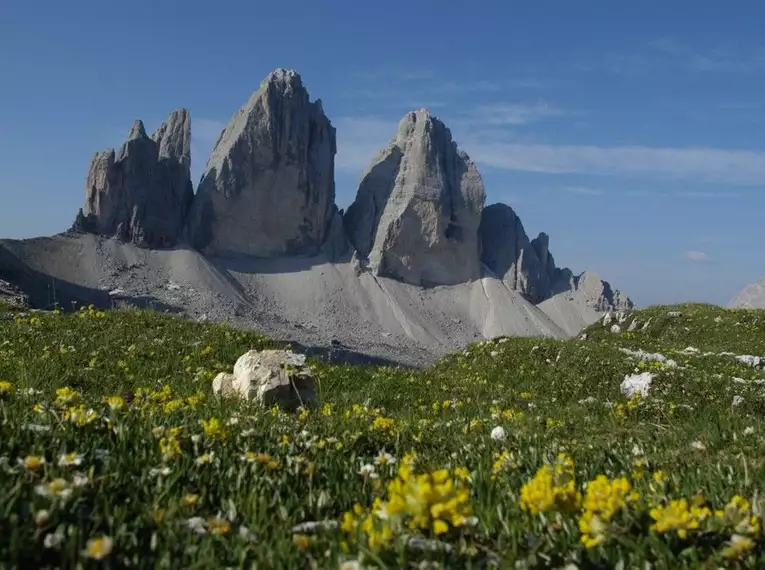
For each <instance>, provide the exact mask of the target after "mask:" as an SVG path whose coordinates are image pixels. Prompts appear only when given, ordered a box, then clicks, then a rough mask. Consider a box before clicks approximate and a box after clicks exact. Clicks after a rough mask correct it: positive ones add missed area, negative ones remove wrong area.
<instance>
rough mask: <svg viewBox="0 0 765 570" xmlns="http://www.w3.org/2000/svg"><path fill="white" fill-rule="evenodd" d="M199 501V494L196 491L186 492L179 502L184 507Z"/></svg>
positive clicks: (191, 505)
mask: <svg viewBox="0 0 765 570" xmlns="http://www.w3.org/2000/svg"><path fill="white" fill-rule="evenodd" d="M198 502H199V494H198V493H186V494H185V495H184V496H183V497H182V498H181V504H182V505H183V506H184V507H193V506H194V505H196V504H197V503H198Z"/></svg>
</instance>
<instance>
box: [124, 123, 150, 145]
mask: <svg viewBox="0 0 765 570" xmlns="http://www.w3.org/2000/svg"><path fill="white" fill-rule="evenodd" d="M147 138H149V137H148V136H147V135H146V129H145V128H144V126H143V121H142V120H141V119H137V120H136V121H134V122H133V126H132V127H130V133H128V137H127V140H128V141H132V140H135V139H147Z"/></svg>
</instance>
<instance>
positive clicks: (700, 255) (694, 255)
mask: <svg viewBox="0 0 765 570" xmlns="http://www.w3.org/2000/svg"><path fill="white" fill-rule="evenodd" d="M683 257H684V258H686V259H690V260H691V261H698V262H703V261H709V255H707V254H706V253H705V252H703V251H697V250H694V249H689V250H688V251H684V252H683Z"/></svg>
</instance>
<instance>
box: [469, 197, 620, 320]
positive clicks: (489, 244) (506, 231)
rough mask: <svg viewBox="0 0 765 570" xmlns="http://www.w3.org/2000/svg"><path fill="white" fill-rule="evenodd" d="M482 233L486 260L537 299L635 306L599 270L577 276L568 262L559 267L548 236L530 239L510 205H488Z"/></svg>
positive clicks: (600, 308)
mask: <svg viewBox="0 0 765 570" xmlns="http://www.w3.org/2000/svg"><path fill="white" fill-rule="evenodd" d="M478 234H479V238H480V242H481V261H482V262H483V263H484V264H485V266H486V267H487V268H488V269H489V270H491V272H492V273H493V274H494V275H495V276H496V277H497V278H499V279H502V281H503V282H504V283H505V284H506V285H507V286H508V287H509V288H511V289H513V290H515V291H518V292H520V293H521V294H522V295H523V296H524V297H525V298H526V299H528V300H529V301H530V302H532V303H534V304H538V303H542V302H543V301H546V300H547V299H550V298H552V297H554V296H555V295H564V296H565V297H567V298H571V299H573V298H576V299H577V300H579V301H580V302H582V303H584V304H585V305H586V306H588V307H590V308H592V309H593V310H595V311H600V312H603V311H626V310H629V309H632V308H633V307H634V303H633V302H632V301H631V300H630V299H629V298H628V297H626V296H625V295H623V294H622V293H621V292H620V291H618V290H614V289H612V287H611V285H610V284H609V283H608V282H607V281H603V280H602V279H600V277H599V276H598V275H597V274H595V273H594V272H592V271H585V272H583V273H581V274H579V275H575V274H574V272H573V271H571V270H570V269H569V268H568V267H563V268H561V267H558V266H557V265H556V263H555V258H554V257H553V255H552V253H551V252H550V238H549V236H548V235H547V234H546V233H544V232H542V233H540V234H539V235H538V236H537V237H536V238H534V239H529V237H528V235H527V234H526V230H525V229H524V227H523V222H521V219H520V218H519V217H518V215H517V214H516V213H515V211H514V210H513V208H511V207H510V206H508V205H507V204H501V203H498V204H491V205H490V206H487V207H486V208H484V210H483V215H482V217H481V225H480V227H479V230H478Z"/></svg>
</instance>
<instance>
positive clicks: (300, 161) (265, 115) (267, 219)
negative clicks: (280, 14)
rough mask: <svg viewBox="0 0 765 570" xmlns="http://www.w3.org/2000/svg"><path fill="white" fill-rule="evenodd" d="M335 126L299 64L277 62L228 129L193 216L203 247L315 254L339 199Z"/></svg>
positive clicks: (192, 229)
mask: <svg viewBox="0 0 765 570" xmlns="http://www.w3.org/2000/svg"><path fill="white" fill-rule="evenodd" d="M335 153H336V143H335V129H334V127H332V125H331V124H330V121H329V119H327V117H326V116H325V115H324V111H323V109H322V105H321V101H316V102H314V103H311V102H310V101H309V98H308V92H307V91H306V89H305V87H303V83H302V81H301V79H300V75H298V74H297V73H296V72H295V71H291V70H284V69H277V70H276V71H274V72H273V73H271V74H270V75H269V76H268V77H267V78H266V79H265V80H264V81H263V82H262V83H261V85H260V88H259V89H258V91H256V92H255V93H254V94H253V95H252V96H251V97H250V99H249V100H248V101H247V103H246V104H245V105H244V106H243V107H242V108H241V109H240V110H239V111H238V112H237V113H236V114H235V115H234V117H233V118H232V119H231V121H230V122H229V124H228V126H227V127H226V128H225V129H224V130H223V132H222V133H221V135H220V138H219V139H218V142H217V143H216V145H215V149H214V150H213V153H212V156H211V157H210V160H209V161H208V162H207V166H206V167H205V170H204V173H203V175H202V181H201V182H200V185H199V188H198V190H197V195H196V198H195V200H194V205H193V207H192V212H191V215H190V216H189V221H188V227H187V232H188V238H189V241H190V243H191V244H192V245H194V246H195V247H196V248H197V249H199V250H200V251H202V252H203V253H208V254H214V255H220V256H236V255H250V256H256V257H279V256H285V255H313V254H315V253H317V252H318V251H319V249H320V248H321V246H322V245H323V244H324V241H325V239H326V238H327V235H328V232H329V231H330V226H331V223H332V219H333V217H334V216H335V215H336V214H337V208H336V207H335V203H334V201H335V182H334V156H335Z"/></svg>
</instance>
